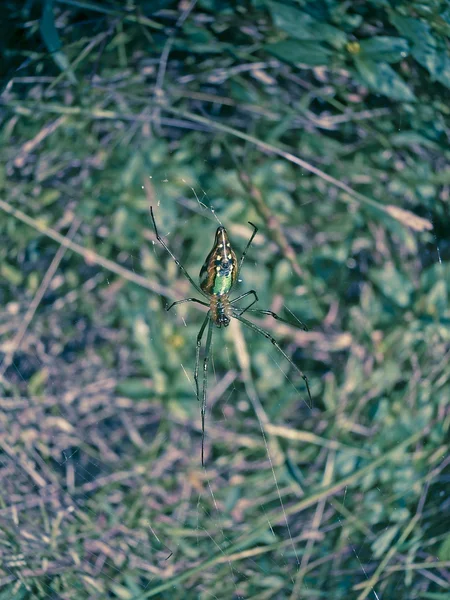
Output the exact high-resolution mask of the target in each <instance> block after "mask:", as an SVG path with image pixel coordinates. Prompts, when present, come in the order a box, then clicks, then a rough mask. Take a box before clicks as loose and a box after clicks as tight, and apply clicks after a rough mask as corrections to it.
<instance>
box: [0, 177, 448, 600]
mask: <svg viewBox="0 0 450 600" xmlns="http://www.w3.org/2000/svg"><path fill="white" fill-rule="evenodd" d="M149 177H150V176H149ZM160 183H163V182H160ZM193 191H194V199H193V198H192V197H190V196H189V195H188V194H187V195H186V199H184V200H183V202H182V203H184V204H185V205H186V206H187V208H188V209H189V210H190V211H191V214H192V217H189V218H188V219H187V220H186V221H185V222H184V223H182V224H181V226H180V224H177V229H179V230H183V229H185V228H188V227H189V226H190V223H189V219H190V218H194V216H195V217H196V218H197V216H198V215H196V213H200V216H201V217H202V218H204V219H206V217H211V216H213V217H214V218H213V219H210V220H212V221H213V223H212V224H211V226H210V224H209V222H207V226H206V225H205V230H206V229H208V235H207V234H206V233H205V237H204V238H203V239H201V240H198V241H197V243H196V247H195V248H192V250H190V251H188V252H185V251H183V248H182V247H180V245H179V243H178V247H177V248H173V247H172V246H171V248H172V250H173V251H174V252H175V254H177V250H181V251H182V252H183V253H184V254H186V255H187V259H188V261H189V265H187V266H189V267H191V266H192V264H193V265H194V269H192V268H189V271H190V273H191V274H192V275H193V276H194V275H195V273H196V271H198V270H199V269H198V267H199V265H200V264H201V260H202V259H201V256H202V254H203V257H204V256H206V253H207V252H208V251H209V248H210V242H211V240H212V238H213V232H214V227H215V225H214V222H215V221H216V220H217V219H218V218H220V219H222V216H221V215H217V212H216V211H214V213H213V208H212V207H211V206H210V203H209V202H208V197H207V194H206V193H205V192H203V191H201V193H198V191H196V190H195V189H193ZM163 197H164V194H163V192H161V193H159V194H158V202H157V204H158V206H160V208H161V209H163V208H164V203H163ZM160 198H161V201H159V200H160ZM197 208H198V210H197ZM222 220H224V219H222ZM225 225H227V223H225ZM160 227H161V234H162V235H164V237H165V239H166V241H167V243H168V244H169V245H171V243H172V242H173V241H174V243H175V245H177V240H174V236H173V235H171V234H170V231H168V230H167V228H166V227H165V226H164V225H160ZM76 229H77V228H74V230H73V231H72V232H71V233H70V234H69V237H70V236H73V238H74V239H75V237H76ZM148 231H149V233H148V239H149V241H154V239H153V235H152V232H151V228H150V222H149V223H148ZM230 231H231V235H232V236H233V240H234V239H236V247H237V248H242V247H243V246H244V244H245V235H246V234H247V233H248V232H247V231H246V228H245V227H233V226H231V228H230ZM107 242H108V235H106V241H105V242H104V243H105V244H106V243H107ZM263 245H264V248H263V247H262V246H263ZM272 250H273V248H272V247H270V244H267V240H264V241H263V242H260V245H256V247H255V248H254V249H252V250H251V251H250V254H249V256H248V261H247V264H246V266H245V267H244V271H243V273H242V277H243V282H242V284H241V285H240V288H239V289H242V291H244V290H245V289H253V288H255V289H257V290H259V286H260V284H261V282H263V283H267V279H265V277H266V275H265V273H266V271H265V270H264V268H263V267H264V262H263V260H262V259H261V264H260V259H259V257H260V256H263V254H264V253H270V252H271V251H272ZM263 251H264V252H263ZM98 252H99V254H100V255H101V253H102V244H99V248H98ZM68 254H70V250H69V251H67V253H65V252H63V251H61V252H60V255H59V256H56V257H55V258H54V260H56V262H53V268H51V264H52V263H50V267H48V269H47V271H46V273H47V274H48V275H49V276H48V278H47V280H45V276H44V279H43V281H44V284H45V289H42V295H41V297H40V299H39V295H38V294H36V296H35V298H36V297H37V298H38V300H39V302H36V303H35V306H32V304H31V305H30V304H29V302H28V299H27V298H26V297H23V298H20V299H18V301H17V302H16V303H13V304H10V305H9V306H7V307H6V310H5V312H4V313H3V318H2V321H1V328H2V331H1V333H2V335H3V336H7V335H11V333H12V332H17V330H19V329H20V327H21V324H22V323H23V322H24V318H25V322H26V323H27V327H26V329H25V330H24V331H23V335H22V337H21V338H20V339H19V338H17V340H18V341H17V340H16V341H17V343H16V344H15V347H14V345H13V347H12V350H11V348H9V349H8V347H6V350H7V352H8V351H9V353H10V355H11V361H10V364H6V367H5V369H4V373H3V389H4V393H3V396H2V398H1V400H0V401H1V409H2V411H4V412H5V414H6V413H9V414H10V415H11V414H12V415H14V418H12V419H11V417H9V420H8V422H9V423H13V425H12V426H11V427H10V428H9V429H8V430H4V432H3V434H4V441H3V443H2V448H3V455H2V456H1V458H0V460H1V463H0V464H1V471H2V474H1V479H2V482H3V486H2V494H1V496H2V507H1V508H0V518H1V519H2V532H1V548H2V551H1V554H2V556H1V558H2V571H3V573H2V576H1V579H0V586H1V587H0V591H1V590H6V593H7V594H9V595H8V596H7V597H8V598H15V597H17V598H20V597H28V598H43V597H48V598H64V599H66V598H67V599H69V598H77V599H78V598H90V599H94V598H95V599H99V600H100V599H103V598H105V597H109V595H108V594H113V595H114V596H111V597H118V598H125V599H126V598H130V599H132V600H138V599H144V598H147V597H163V596H162V595H161V594H169V595H170V594H172V595H170V597H180V598H182V597H183V598H184V597H199V596H202V597H205V598H225V597H227V598H228V597H230V598H231V597H233V598H248V597H250V594H249V592H248V587H247V583H248V582H251V584H252V586H254V585H255V578H257V580H258V584H259V587H255V588H253V589H257V590H258V591H257V592H255V593H254V595H253V597H258V598H264V597H267V598H269V597H270V598H275V597H279V598H286V597H289V598H292V599H294V598H303V597H315V596H316V591H317V587H316V586H317V578H319V579H320V568H321V566H322V565H330V564H331V567H328V566H326V567H325V568H326V571H325V572H326V573H327V576H328V577H335V578H336V581H340V580H341V579H342V578H345V572H344V573H341V570H342V571H345V570H344V569H343V568H342V567H341V563H342V562H344V561H346V560H347V559H348V557H349V556H354V557H355V559H356V561H357V563H358V565H359V569H360V573H362V575H363V577H362V585H360V586H359V588H357V591H356V592H355V593H357V594H359V596H358V598H363V597H370V595H371V596H372V597H373V598H380V597H381V595H379V588H380V582H379V581H378V580H377V581H374V583H373V584H372V583H371V581H372V579H371V578H372V577H373V575H374V572H375V573H376V569H374V567H373V564H374V563H375V564H379V563H380V560H382V559H383V552H382V549H383V543H384V544H385V546H386V548H388V547H389V541H390V540H392V539H394V538H395V539H396V540H398V539H401V537H402V535H403V534H404V531H405V529H407V528H408V521H406V526H403V527H398V529H395V527H396V525H395V524H394V525H392V524H387V525H386V526H385V527H384V529H381V530H377V531H372V529H371V526H370V523H365V522H360V521H359V518H358V515H356V516H355V515H352V514H351V511H352V510H354V501H353V499H352V502H351V507H352V508H350V509H348V508H347V505H348V503H349V497H350V496H351V494H352V489H353V485H354V483H355V482H358V481H360V480H363V479H364V477H369V478H370V477H371V476H373V471H372V470H370V469H367V462H369V466H370V463H373V464H375V462H376V461H377V460H380V457H376V456H370V454H369V453H368V452H367V451H366V450H364V449H363V448H361V447H359V446H358V444H357V443H353V444H352V443H351V442H347V443H343V442H340V441H337V440H334V439H330V438H328V437H327V435H326V433H323V429H321V417H320V408H321V407H320V405H319V406H317V405H315V406H313V409H308V408H307V407H306V406H305V404H304V402H303V400H302V396H304V395H305V394H306V392H305V391H302V389H301V386H300V384H299V383H298V380H297V379H296V378H295V377H294V376H293V375H292V370H291V369H290V368H289V365H288V363H286V361H285V360H284V359H283V357H282V356H281V355H279V354H278V353H277V352H276V350H275V349H274V348H272V346H271V345H270V343H269V342H268V340H264V339H260V338H259V337H258V336H256V334H254V332H249V331H248V330H246V329H245V328H243V327H242V325H241V324H240V323H238V322H237V321H235V320H233V321H232V324H231V325H230V327H229V328H228V330H221V331H219V330H216V331H215V332H214V337H213V345H212V355H211V362H210V374H209V392H208V409H207V422H206V433H207V445H208V449H209V456H208V460H207V465H206V468H205V469H202V468H201V464H200V411H199V406H198V404H197V402H196V400H195V387H194V385H193V377H192V370H193V362H194V357H195V337H196V332H197V330H198V327H199V323H200V319H199V315H198V312H197V310H196V309H197V307H194V306H193V305H185V306H183V307H182V308H181V307H180V308H178V309H176V312H173V313H169V315H165V313H164V312H163V306H164V303H165V299H163V297H162V296H161V297H160V296H159V295H158V294H157V293H154V294H150V295H149V294H148V291H147V290H140V289H135V288H133V289H130V290H128V291H125V292H123V290H122V287H121V286H122V283H121V282H120V281H118V280H115V281H114V280H113V279H112V278H111V279H110V275H109V273H108V272H107V271H106V270H103V271H102V270H100V271H99V270H98V269H96V268H94V266H95V260H94V261H93V263H92V265H89V264H88V268H87V269H85V270H83V281H82V283H81V285H74V284H70V278H69V283H68V281H67V278H64V277H63V273H64V267H63V265H64V261H65V260H68V261H70V258H68V256H67V255H68ZM438 254H439V253H438ZM177 255H178V254H177ZM264 255H265V254H264ZM85 258H86V257H85ZM199 259H200V262H199ZM439 261H440V255H439ZM125 264H126V268H127V269H128V270H129V271H130V272H134V267H135V264H136V265H141V264H144V265H145V266H147V267H148V268H149V270H150V271H151V272H152V273H153V274H154V276H155V277H156V273H158V277H161V280H163V277H162V275H163V274H164V284H163V285H166V286H167V285H168V284H169V282H170V284H171V285H172V284H173V285H174V286H176V291H177V294H178V293H179V294H180V295H183V294H184V295H186V296H189V295H190V294H191V293H192V290H191V289H189V288H188V286H187V282H185V281H183V279H182V277H181V276H180V274H179V272H178V271H177V269H176V266H175V265H172V264H171V262H170V261H169V260H168V259H167V256H165V254H164V251H163V249H162V248H161V247H160V246H157V245H156V244H155V245H154V246H153V248H151V249H150V251H149V252H147V253H145V254H144V256H142V255H141V254H140V252H139V249H138V248H136V251H135V252H134V253H133V252H130V253H129V255H128V256H127V257H126V258H125ZM161 264H163V265H164V266H163V267H162V268H161ZM166 269H167V271H166ZM167 289H169V288H167ZM171 290H172V288H170V289H169V291H171ZM186 292H187V293H186ZM300 292H302V293H303V289H300ZM86 298H87V300H86ZM269 301H272V302H273V304H270V305H269V306H266V305H263V304H261V306H262V307H264V308H270V309H272V310H274V311H275V312H279V311H280V310H282V309H285V311H288V312H287V314H288V315H289V311H290V309H289V304H290V303H289V301H288V299H287V298H284V297H283V296H282V295H278V296H277V298H275V299H269ZM117 302H119V303H121V314H122V316H123V319H124V323H125V324H126V325H125V327H117V326H116V323H115V322H114V321H112V322H111V321H110V320H109V315H108V307H110V306H112V305H113V304H115V303H117ZM100 304H102V306H103V310H102V311H97V310H96V309H97V307H98V306H99V305H100ZM30 306H32V308H33V311H34V312H33V314H32V315H31V318H30V319H29V321H27V319H26V316H27V310H29V308H30ZM291 315H292V313H291ZM292 316H293V315H292ZM88 317H89V318H88ZM293 322H294V323H295V319H294V320H293ZM264 326H267V328H268V329H270V332H271V333H273V334H274V335H275V336H276V337H278V336H281V337H283V336H286V338H287V341H284V343H283V347H284V348H286V351H287V352H288V354H289V355H292V356H296V353H297V356H298V355H302V356H303V354H307V351H308V349H310V348H311V346H313V345H314V344H316V348H315V349H314V348H313V351H314V353H315V354H316V356H317V358H318V359H320V357H321V356H324V355H326V354H327V353H328V354H329V353H331V352H332V351H333V349H334V348H333V343H334V344H335V345H336V346H337V347H339V346H338V343H339V342H340V343H342V339H341V338H339V339H338V341H336V340H335V339H334V338H333V339H334V341H333V342H328V341H327V340H326V336H323V335H322V336H321V337H318V335H317V332H302V331H299V330H294V328H292V330H291V329H290V328H289V327H286V326H285V325H283V324H278V323H274V322H273V320H272V321H271V320H270V319H269V318H267V319H266V320H265V321H264ZM66 329H67V330H69V331H70V333H71V335H70V339H69V338H68V337H67V336H66V335H65V333H64V332H65V330H66ZM49 332H50V333H49ZM286 334H287V335H286ZM130 338H131V340H132V343H131V344H130ZM344 341H345V340H344ZM327 344H328V346H327ZM105 349H107V351H106V350H105ZM11 352H12V354H11ZM6 356H8V354H6ZM352 359H353V360H354V361H356V360H357V359H358V356H356V357H355V356H353V357H351V358H350V360H352ZM296 360H297V359H296ZM301 366H302V368H303V365H301ZM343 368H344V369H345V367H343ZM304 370H305V371H306V372H307V369H306V368H304ZM307 375H309V373H308V372H307ZM310 379H312V378H311V377H310ZM300 383H301V382H300ZM316 387H317V386H315V387H313V394H314V390H315V389H316ZM344 391H345V390H344ZM351 391H352V390H348V393H351ZM314 395H315V394H314ZM335 414H336V418H343V415H344V410H343V409H341V408H339V407H337V408H336V412H335ZM5 422H6V420H5ZM313 432H314V433H313ZM357 433H359V434H361V435H364V433H365V432H364V431H363V430H362V429H361V430H360V431H359V432H357ZM422 436H423V432H420V435H417V437H416V438H414V437H411V442H410V443H416V442H417V441H419V440H420V439H421V438H422ZM391 457H392V460H395V454H394V453H393V452H391V450H390V449H389V450H386V454H385V456H384V460H385V461H386V462H387V461H388V460H390V459H391ZM382 458H383V457H382ZM357 461H361V462H362V463H363V465H366V466H365V467H364V466H361V467H355V466H354V465H355V463H356V462H357ZM309 462H312V463H313V464H314V467H313V468H309V466H308V464H309ZM447 463H448V460H447ZM447 463H446V462H445V460H444V461H441V462H436V463H434V464H433V466H432V468H430V470H429V473H428V475H427V478H426V480H425V481H424V482H422V484H423V486H424V487H423V491H422V493H421V495H420V501H419V505H418V507H417V512H416V515H413V517H412V518H413V519H414V518H415V516H420V515H421V514H422V511H423V506H424V504H425V502H426V499H427V494H428V487H429V485H431V483H432V481H433V478H435V477H437V476H438V475H439V474H440V472H441V471H442V470H443V469H445V468H446V466H447ZM346 464H350V465H351V466H352V467H353V468H352V469H351V470H350V471H349V473H348V474H346V470H345V469H346V468H348V467H346ZM380 464H382V462H380ZM364 468H366V471H364ZM374 468H375V467H374ZM355 472H356V473H357V474H358V473H360V474H359V475H358V477H355ZM333 485H334V488H333ZM378 490H379V492H380V497H381V499H382V501H385V502H386V503H388V502H391V498H387V497H385V494H384V492H383V490H382V489H380V488H378ZM336 495H337V497H336ZM401 498H402V494H401V493H400V492H399V496H398V498H397V500H398V499H401ZM404 522H405V521H404V520H401V519H399V523H404ZM336 536H338V537H339V536H340V537H341V539H342V543H341V545H340V548H339V549H338V550H335V551H331V550H330V551H329V552H326V551H325V552H324V551H323V548H324V547H325V548H326V547H327V544H328V540H330V539H335V537H336ZM405 539H406V538H405ZM377 542H378V543H377ZM413 542H414V540H413ZM331 547H332V546H331V545H330V548H331ZM411 547H412V550H411ZM380 548H381V550H380ZM396 549H397V553H398V554H399V555H400V556H403V557H405V559H407V557H408V552H409V553H411V556H413V550H414V544H412V546H410V547H409V548H408V547H403V546H402V545H401V544H399V545H398V546H397V547H396ZM416 550H417V549H416ZM420 552H422V559H423V560H422V562H425V561H426V560H428V555H427V551H426V548H422V549H421V551H419V555H420ZM414 556H415V554H414ZM416 562H417V561H416ZM417 569H419V570H420V572H421V574H422V576H423V578H424V580H427V581H430V580H431V581H433V582H434V583H436V584H437V585H440V586H442V587H444V585H447V583H446V581H445V575H443V574H442V573H439V574H435V573H434V572H432V571H431V570H429V569H426V568H425V567H423V566H422V567H420V568H419V567H417ZM199 573H200V575H199ZM322 577H323V574H322ZM196 578H197V579H196ZM80 579H81V582H80V581H79V580H80ZM219 582H220V585H218V584H219ZM177 585H178V588H174V586H177ZM180 586H181V587H180ZM183 586H187V588H186V589H184V590H182V588H183ZM70 589H71V591H68V590H70ZM174 589H175V590H177V589H178V590H182V591H179V592H177V591H173V590H174ZM309 593H311V594H310V596H308V594H309ZM365 593H366V596H364V595H363V594H365ZM177 594H178V595H177ZM189 595H190V596H189ZM0 597H1V596H0ZM168 597H169V596H168Z"/></svg>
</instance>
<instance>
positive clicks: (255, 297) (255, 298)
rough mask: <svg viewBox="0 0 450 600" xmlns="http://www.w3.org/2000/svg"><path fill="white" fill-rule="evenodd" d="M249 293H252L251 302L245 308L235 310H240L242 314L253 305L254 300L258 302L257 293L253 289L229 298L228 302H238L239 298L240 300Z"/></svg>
mask: <svg viewBox="0 0 450 600" xmlns="http://www.w3.org/2000/svg"><path fill="white" fill-rule="evenodd" d="M250 294H253V298H254V300H253V302H251V303H250V304H249V305H248V306H247V308H244V309H242V310H241V309H240V308H238V309H236V310H241V312H240V313H239V314H241V315H243V314H244V313H245V311H247V310H248V309H249V308H250V307H251V306H253V305H254V304H255V302H258V294H257V293H256V292H255V290H250V291H249V292H245V294H241V295H240V296H238V297H237V298H235V299H234V300H231V302H230V304H234V303H235V302H239V300H242V298H246V297H247V296H250Z"/></svg>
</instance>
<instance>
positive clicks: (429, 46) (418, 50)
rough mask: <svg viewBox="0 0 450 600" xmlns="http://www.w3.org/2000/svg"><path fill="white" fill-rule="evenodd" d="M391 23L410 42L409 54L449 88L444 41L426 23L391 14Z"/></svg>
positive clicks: (449, 60) (448, 59) (449, 67)
mask: <svg viewBox="0 0 450 600" xmlns="http://www.w3.org/2000/svg"><path fill="white" fill-rule="evenodd" d="M390 20H391V23H392V24H393V25H394V27H396V29H397V30H398V31H399V32H400V33H401V34H402V35H404V36H405V37H406V38H407V39H408V40H410V43H411V54H412V55H413V56H414V58H415V59H416V60H417V62H418V63H419V64H421V65H422V67H424V68H425V69H427V71H428V72H429V73H430V75H432V76H433V77H434V78H435V79H436V80H437V81H439V82H440V83H442V84H443V85H445V86H446V87H448V88H450V57H449V54H448V50H447V47H446V44H445V41H444V40H442V41H441V39H440V38H439V37H437V36H436V37H435V36H434V35H433V33H432V30H431V28H430V26H429V24H428V23H426V22H424V21H422V20H420V19H413V18H411V17H400V16H398V15H391V17H390Z"/></svg>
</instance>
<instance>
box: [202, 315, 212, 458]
mask: <svg viewBox="0 0 450 600" xmlns="http://www.w3.org/2000/svg"><path fill="white" fill-rule="evenodd" d="M212 328H213V322H212V319H209V325H208V333H207V334H206V345H205V357H204V358H203V398H202V466H203V467H204V466H205V461H204V448H205V413H206V390H207V386H208V363H209V352H210V350H211V340H212V331H213V329H212Z"/></svg>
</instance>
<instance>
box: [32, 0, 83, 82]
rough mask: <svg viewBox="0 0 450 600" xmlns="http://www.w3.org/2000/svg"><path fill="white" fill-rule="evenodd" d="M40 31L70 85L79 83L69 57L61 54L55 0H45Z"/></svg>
mask: <svg viewBox="0 0 450 600" xmlns="http://www.w3.org/2000/svg"><path fill="white" fill-rule="evenodd" d="M39 29H40V31H41V35H42V39H43V40H44V44H45V45H46V47H47V50H48V51H49V52H50V53H51V55H52V58H53V60H54V61H55V63H56V64H57V65H58V67H59V68H60V69H61V71H62V72H63V73H65V74H66V75H67V77H68V79H69V81H70V83H77V79H76V77H75V74H74V72H73V71H72V69H71V67H70V64H69V61H68V59H67V56H66V55H65V54H64V52H61V40H60V39H59V33H58V30H57V29H56V25H55V15H54V13H53V0H45V1H44V6H43V8H42V16H41V20H40V21H39Z"/></svg>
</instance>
